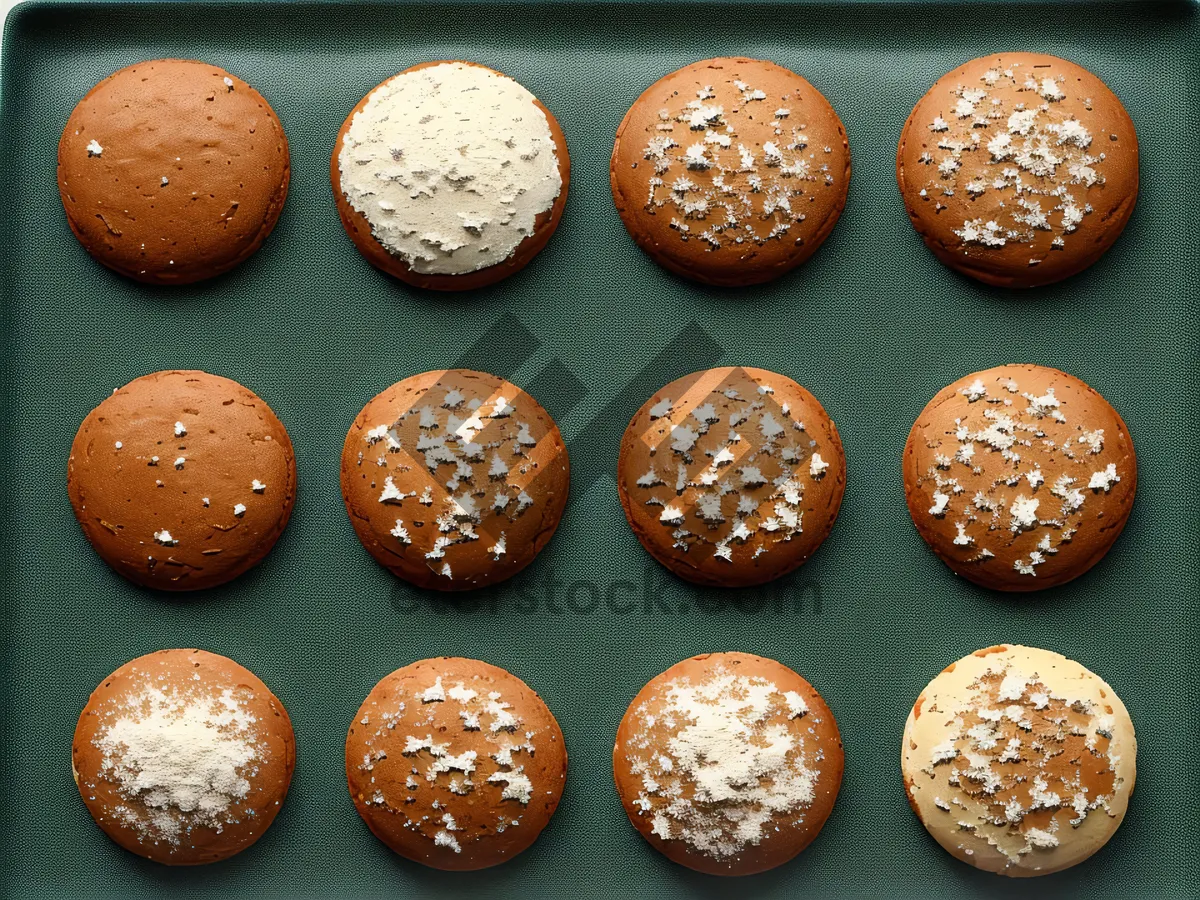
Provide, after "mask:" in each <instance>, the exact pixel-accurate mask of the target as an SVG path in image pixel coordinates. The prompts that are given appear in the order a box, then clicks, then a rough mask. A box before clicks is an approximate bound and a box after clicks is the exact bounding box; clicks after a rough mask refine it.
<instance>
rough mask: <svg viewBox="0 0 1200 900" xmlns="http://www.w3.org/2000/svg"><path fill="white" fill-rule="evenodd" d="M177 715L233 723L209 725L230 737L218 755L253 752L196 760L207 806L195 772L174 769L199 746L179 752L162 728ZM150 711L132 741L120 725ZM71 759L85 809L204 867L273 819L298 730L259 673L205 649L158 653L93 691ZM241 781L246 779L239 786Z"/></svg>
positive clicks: (110, 828)
mask: <svg viewBox="0 0 1200 900" xmlns="http://www.w3.org/2000/svg"><path fill="white" fill-rule="evenodd" d="M160 692H161V693H160ZM223 694H224V695H225V696H223ZM185 710H187V712H185ZM197 710H199V712H198V713H197ZM180 714H184V715H190V716H192V717H193V718H192V724H193V726H194V728H195V727H196V719H195V717H196V716H199V717H200V718H204V717H206V716H207V718H208V721H209V722H210V723H211V722H213V721H215V720H217V719H221V720H222V721H225V722H226V724H224V725H219V726H216V727H215V728H214V727H212V726H211V725H210V727H209V729H208V730H209V733H210V734H212V733H213V732H217V733H220V734H221V735H223V736H224V739H225V740H224V742H221V741H220V740H218V741H217V749H216V751H215V752H217V753H232V754H233V756H232V757H231V758H233V759H237V758H239V757H238V756H237V754H238V753H242V754H247V753H248V754H250V758H249V759H248V760H246V761H245V762H242V763H240V764H237V765H236V766H234V767H233V768H231V769H223V768H222V767H221V766H220V765H218V764H217V763H216V762H214V761H213V757H212V756H208V757H205V756H204V755H199V756H197V757H196V759H195V760H194V761H193V762H194V764H195V766H196V767H198V768H199V769H201V770H203V773H204V774H206V775H210V776H213V778H212V779H211V780H208V781H206V783H205V784H204V785H203V786H202V787H201V788H199V791H200V792H201V793H203V794H204V804H203V808H202V809H201V808H198V807H197V806H196V805H194V803H193V801H194V800H195V799H196V796H197V793H196V792H197V785H196V777H197V776H196V774H195V772H194V771H193V772H190V773H188V775H186V776H184V777H180V778H178V779H171V778H169V777H167V775H169V774H170V773H171V772H172V771H174V770H176V769H177V768H179V766H178V759H179V754H180V753H187V752H196V746H195V745H194V744H193V745H187V746H185V745H183V744H180V745H179V746H177V747H174V751H175V752H172V745H171V744H170V741H168V740H167V739H166V738H164V737H163V734H164V731H165V730H166V729H169V728H170V727H171V725H170V723H171V722H172V721H175V722H176V723H178V720H179V717H180ZM148 715H149V716H152V717H155V718H153V719H152V720H151V721H150V730H147V731H144V732H142V733H141V734H140V738H141V740H140V741H139V743H138V744H137V746H136V747H130V746H129V745H128V743H127V742H128V741H129V740H130V737H129V731H128V730H123V729H128V728H129V727H130V726H133V727H136V725H137V724H138V723H139V722H146V719H147V716H148ZM246 719H249V722H248V723H246V721H245V720H246ZM176 727H178V725H176ZM188 734H191V735H194V734H195V730H194V729H193V731H191V732H188ZM138 753H141V754H143V755H141V756H138V755H137V754H138ZM71 765H72V769H73V772H74V776H75V783H76V785H77V786H78V788H79V793H80V796H81V797H82V798H83V802H84V803H85V804H86V805H87V808H88V812H90V813H91V814H92V818H93V819H95V820H96V824H98V825H99V826H100V827H101V828H102V829H103V830H104V832H105V833H106V834H107V835H108V836H109V837H110V838H112V839H113V840H114V841H115V842H116V843H117V844H119V845H120V846H121V847H124V848H125V849H126V850H128V851H129V852H131V853H136V854H137V855H138V856H144V857H146V858H147V859H152V860H154V861H155V862H160V863H164V864H166V865H174V866H191V865H202V864H204V863H211V862H218V861H220V860H222V859H228V858H229V857H231V856H233V855H234V854H236V853H240V852H241V851H243V850H245V849H246V848H247V847H249V846H250V845H251V844H253V843H254V842H255V841H257V840H258V839H259V838H260V837H262V835H263V832H265V831H266V830H267V828H268V827H269V826H270V825H271V822H272V821H274V819H275V816H276V814H277V813H278V812H279V810H280V808H281V806H282V803H283V800H284V798H285V797H286V796H287V791H288V786H289V784H290V783H291V780H292V772H293V771H294V770H295V768H296V738H295V735H294V734H293V732H292V723H291V720H290V719H289V718H288V714H287V710H285V709H284V707H283V704H282V703H280V702H279V699H278V698H277V697H275V696H274V695H273V694H272V693H271V692H270V690H268V688H267V686H266V685H265V684H263V683H262V681H260V680H259V679H258V678H257V677H256V676H255V675H254V673H252V672H250V671H249V670H247V669H245V668H243V667H242V666H240V665H238V664H237V663H236V662H234V661H233V660H231V659H227V658H225V657H224V656H218V655H217V654H215V653H208V652H206V651H204V650H193V649H187V650H159V651H158V652H156V653H150V654H148V655H146V656H142V657H139V658H137V659H134V660H132V661H130V662H128V663H126V664H125V665H123V666H121V667H120V668H119V669H117V670H116V671H115V672H113V673H112V675H110V676H109V677H108V678H106V679H104V682H103V683H102V684H101V685H100V686H99V687H97V688H96V690H95V691H93V693H92V695H91V697H90V698H89V699H88V702H87V705H86V706H85V707H84V709H83V712H82V713H81V714H80V716H79V723H78V725H77V726H76V729H75V738H74V742H73V743H72V746H71ZM227 778H228V779H229V780H228V781H227V780H226V779H227ZM233 779H240V780H242V781H243V784H242V785H240V786H238V787H235V788H234V789H233V792H232V794H231V793H229V792H228V791H229V782H230V781H232V780H233ZM202 780H204V779H203V778H202ZM164 801H165V802H164ZM225 804H227V805H225ZM181 806H188V807H189V808H188V809H186V810H185V809H182V808H181ZM204 810H207V812H206V811H204Z"/></svg>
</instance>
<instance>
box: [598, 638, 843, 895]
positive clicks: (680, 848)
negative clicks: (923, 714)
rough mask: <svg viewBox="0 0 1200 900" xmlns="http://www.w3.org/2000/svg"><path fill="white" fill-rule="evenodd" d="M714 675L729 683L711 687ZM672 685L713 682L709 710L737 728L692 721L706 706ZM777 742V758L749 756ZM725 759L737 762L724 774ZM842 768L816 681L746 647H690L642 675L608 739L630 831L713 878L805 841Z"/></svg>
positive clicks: (768, 863) (743, 870) (790, 852)
mask: <svg viewBox="0 0 1200 900" xmlns="http://www.w3.org/2000/svg"><path fill="white" fill-rule="evenodd" d="M722 679H727V680H728V683H730V684H732V685H733V686H732V687H730V688H725V689H724V690H721V691H720V692H717V691H716V688H715V687H714V685H719V684H720V682H721V680H722ZM739 679H740V681H739ZM680 687H682V688H683V689H684V690H685V691H686V690H689V689H693V688H699V689H701V690H704V689H706V688H707V689H709V690H711V691H713V692H714V693H713V694H712V695H711V696H712V697H713V698H715V699H716V700H717V703H716V706H715V708H717V709H721V710H723V711H724V712H725V713H726V714H730V715H732V718H730V719H729V720H728V721H729V722H730V723H732V722H733V720H734V719H738V720H739V721H740V725H738V726H737V727H736V728H734V729H730V728H722V727H720V725H719V724H714V720H713V719H709V720H707V722H704V721H701V720H700V719H698V718H697V716H696V713H697V712H701V713H704V712H705V711H706V710H708V711H711V710H713V709H714V706H706V705H705V704H697V703H695V702H694V697H693V696H689V697H686V698H684V699H683V700H682V701H679V700H678V699H676V698H678V697H679V696H680V695H679V694H678V689H679V688H680ZM672 689H675V693H674V694H673V690H672ZM755 690H757V691H759V692H760V693H758V694H754V691H755ZM718 721H719V720H718ZM767 732H770V737H769V738H768V737H766V736H765V735H766V733H767ZM780 732H782V733H783V734H786V735H787V737H786V738H782V739H781V738H780V736H779V735H780ZM750 734H753V735H754V738H753V742H751V741H750V740H749V739H748V738H747V735H750ZM780 740H784V741H786V742H788V743H789V748H788V749H787V750H785V751H784V752H783V754H782V756H779V757H776V756H774V755H773V754H761V755H758V754H757V753H756V751H757V750H761V748H763V747H765V746H768V745H771V744H774V745H775V746H779V741H780ZM739 748H741V749H740V750H739ZM705 749H707V750H708V751H710V752H709V754H705V752H704V750H705ZM695 750H699V751H700V752H699V755H693V751H695ZM664 760H665V761H666V764H664ZM743 764H744V766H743ZM730 765H732V766H733V767H734V768H736V769H738V771H737V772H736V773H735V772H734V768H731V769H729V771H728V772H725V773H723V772H722V767H723V766H730ZM844 767H845V758H844V753H843V750H842V740H841V735H840V733H839V732H838V727H837V722H836V721H835V720H834V718H833V714H832V713H831V712H830V710H829V707H828V706H827V705H826V703H825V701H824V700H823V699H822V698H821V695H820V694H818V693H817V691H816V689H815V688H813V686H812V685H810V684H809V683H808V682H807V681H806V680H805V679H804V678H802V677H801V676H800V675H798V674H796V673H795V672H794V671H792V670H791V669H789V668H788V667H787V666H784V665H783V664H781V663H778V662H776V661H775V660H772V659H766V658H764V657H761V656H754V655H751V654H748V653H706V654H703V655H700V656H694V657H692V658H691V659H686V660H684V661H683V662H680V663H677V664H676V665H674V666H672V667H671V668H669V669H667V670H666V671H665V672H663V673H662V674H660V675H658V676H656V677H654V678H653V679H651V680H650V681H649V682H648V683H647V684H646V686H645V687H644V688H642V690H641V691H640V692H639V693H638V695H637V696H636V697H635V698H634V700H633V702H632V703H631V704H630V705H629V709H628V710H627V711H626V713H625V716H624V717H623V718H622V720H621V724H620V727H619V728H618V729H617V739H616V743H615V745H614V747H613V778H614V780H615V783H616V788H617V794H618V795H619V796H620V798H621V803H622V805H623V806H624V808H625V813H626V815H627V816H628V817H629V821H630V822H631V823H633V826H634V828H636V829H637V830H638V832H639V833H640V834H641V835H642V837H644V838H645V839H646V840H647V841H648V842H649V843H650V845H651V846H652V847H654V848H655V849H656V850H658V851H659V852H660V853H662V854H663V855H664V856H666V857H667V858H668V859H670V860H671V861H672V862H676V863H679V864H680V865H683V866H687V867H688V868H691V869H695V870H697V871H699V872H706V873H709V874H713V875H750V874H754V873H756V872H764V871H766V870H768V869H773V868H775V867H776V866H779V865H782V864H783V863H785V862H787V861H788V860H790V859H792V858H794V857H795V856H796V855H797V854H799V853H800V852H801V851H802V850H804V848H805V847H807V846H808V845H809V844H810V843H811V842H812V840H813V839H814V838H815V837H816V836H817V834H818V833H819V832H820V831H821V828H822V827H823V826H824V824H825V822H826V820H827V819H828V818H829V814H830V813H831V812H832V810H833V805H834V801H835V800H836V799H837V795H838V790H839V788H840V787H841V782H842V773H843V770H844ZM743 769H744V770H743ZM700 771H702V772H703V773H704V776H703V777H704V778H705V781H706V788H704V789H702V788H700V787H699V786H698V782H697V778H696V773H697V772H700ZM705 791H707V793H705ZM717 795H720V798H719V799H717ZM801 795H806V796H804V797H803V798H802V797H801ZM768 803H769V804H771V805H772V806H773V809H771V808H768ZM664 834H666V837H665V838H664V837H663V835H664Z"/></svg>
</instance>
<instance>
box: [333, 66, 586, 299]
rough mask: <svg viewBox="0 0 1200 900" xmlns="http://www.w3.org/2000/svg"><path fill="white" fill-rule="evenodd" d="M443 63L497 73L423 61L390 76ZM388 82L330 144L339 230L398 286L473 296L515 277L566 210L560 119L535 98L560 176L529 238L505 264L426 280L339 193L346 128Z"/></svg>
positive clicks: (566, 160)
mask: <svg viewBox="0 0 1200 900" xmlns="http://www.w3.org/2000/svg"><path fill="white" fill-rule="evenodd" d="M447 62H453V63H459V64H461V65H464V66H475V67H476V68H480V69H487V70H488V71H489V72H494V71H495V70H494V69H490V68H488V67H487V66H483V65H480V64H479V63H472V62H467V61H465V60H434V61H432V62H423V63H419V64H417V65H415V66H409V67H408V68H407V69H405V70H404V71H402V72H398V73H396V75H393V76H392V78H396V77H398V76H400V75H404V74H406V73H408V72H415V71H417V70H419V69H427V68H430V67H431V66H440V65H443V64H444V63H447ZM497 74H502V73H497ZM390 80H391V79H390V78H389V79H387V80H386V81H384V82H381V83H380V85H377V86H376V87H375V88H372V89H371V90H370V91H368V92H367V94H366V96H365V97H363V98H362V100H360V101H359V102H358V105H357V106H355V107H354V109H352V110H350V114H349V115H348V116H346V121H344V122H343V123H342V127H341V129H340V130H339V131H338V135H337V140H336V141H335V142H334V145H333V154H332V156H331V157H330V160H329V177H330V179H331V181H332V183H333V197H334V200H335V201H336V202H337V208H338V215H339V216H340V217H341V220H342V227H344V228H345V229H346V234H348V235H349V236H350V240H352V241H353V242H354V246H356V247H357V248H358V250H359V252H360V253H362V255H363V256H364V257H366V260H367V262H369V263H370V264H371V265H373V266H375V268H377V269H379V270H381V271H383V272H386V273H387V274H389V275H391V276H392V277H394V278H399V279H400V280H401V281H404V282H406V283H408V284H411V285H413V286H414V287H418V288H425V289H427V290H432V291H471V290H475V289H476V288H481V287H487V286H488V285H491V284H495V283H496V282H498V281H502V280H504V279H505V278H507V277H508V276H510V275H515V274H516V273H517V272H519V271H521V269H523V268H525V266H526V265H528V264H529V261H530V260H532V259H533V258H534V257H535V256H537V255H538V253H540V252H541V250H542V248H544V247H545V246H546V244H547V243H548V242H549V241H550V236H551V235H552V234H554V231H555V229H556V228H558V223H559V222H560V221H561V220H562V214H563V210H564V209H565V208H566V205H567V189H568V187H570V183H571V157H570V154H569V153H568V151H567V138H566V135H565V134H563V130H562V127H561V126H560V125H559V124H558V119H556V118H555V117H554V114H553V113H552V112H550V110H549V109H547V108H546V106H545V105H544V104H543V103H542V101H541V100H539V99H537V98H535V99H534V104H535V105H536V106H537V108H538V109H540V110H541V111H542V112H543V113H544V114H545V116H546V122H547V124H549V126H550V136H551V137H552V138H553V139H554V152H555V157H556V159H557V161H558V171H559V175H560V176H561V177H562V188H561V189H560V190H559V192H558V197H557V198H555V200H554V205H553V206H552V207H551V208H550V209H549V210H548V211H546V212H543V213H541V214H539V215H538V217H537V218H536V220H535V221H534V230H533V233H532V234H530V235H529V237H527V238H525V240H523V241H521V243H520V244H518V245H517V247H516V249H515V250H513V252H512V254H511V255H510V256H509V257H508V258H507V259H506V260H504V262H502V263H497V264H496V265H494V266H488V267H487V268H485V269H480V270H478V271H476V272H468V273H466V274H463V275H430V274H425V273H422V272H415V271H413V270H412V269H411V268H409V266H408V264H407V263H406V262H404V260H402V259H400V258H399V257H398V256H394V255H393V254H392V253H389V252H388V251H387V250H386V249H385V248H384V247H383V245H382V244H380V243H379V241H377V240H375V238H374V236H373V235H372V234H371V223H370V222H368V221H367V217H366V216H364V215H363V214H362V213H360V212H359V211H358V210H357V209H355V208H354V207H353V206H351V205H350V201H349V200H348V199H347V198H346V194H345V192H344V191H343V190H342V181H341V172H340V170H339V168H338V156H339V154H340V153H341V152H342V144H343V142H344V141H345V138H346V133H347V132H348V131H349V130H350V124H351V123H352V122H353V121H354V117H355V116H356V115H357V114H358V113H359V112H361V111H362V109H363V107H365V106H366V105H367V101H368V100H370V99H371V94H373V93H374V92H375V91H376V90H378V88H379V87H381V86H382V85H383V84H386V83H387V81H390Z"/></svg>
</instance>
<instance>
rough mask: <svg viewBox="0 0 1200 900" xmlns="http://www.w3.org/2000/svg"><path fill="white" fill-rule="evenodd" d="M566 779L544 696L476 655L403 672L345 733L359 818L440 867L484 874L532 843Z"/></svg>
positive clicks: (384, 683)
mask: <svg viewBox="0 0 1200 900" xmlns="http://www.w3.org/2000/svg"><path fill="white" fill-rule="evenodd" d="M566 777H567V748H566V745H565V744H564V743H563V735H562V731H561V730H560V729H559V727H558V722H557V721H555V719H554V715H553V714H552V713H551V712H550V710H549V708H547V706H546V704H545V702H543V700H542V698H541V697H539V696H538V695H537V694H535V693H534V692H533V690H532V689H531V688H530V687H529V685H527V684H526V683H525V682H523V681H522V680H521V679H520V678H518V677H517V676H515V675H512V674H510V673H509V672H506V671H504V669H501V668H498V667H497V666H493V665H489V664H488V663H485V662H479V661H478V660H474V659H460V658H456V657H441V658H438V659H424V660H421V661H420V662H415V663H412V664H411V665H407V666H405V667H404V668H402V669H397V670H396V671H395V672H393V673H392V674H391V675H388V676H386V677H384V678H383V679H381V680H380V682H379V683H378V684H377V685H375V687H374V688H372V689H371V693H370V694H368V695H367V699H366V700H364V701H363V704H362V706H361V707H359V710H358V712H357V713H355V716H354V721H353V722H352V723H351V725H350V732H349V734H347V736H346V779H347V781H348V782H349V786H350V797H351V799H353V801H354V806H355V808H356V809H357V810H358V814H359V815H360V816H362V818H363V821H364V822H366V823H367V827H369V828H370V829H371V831H372V833H374V835H375V836H376V837H377V838H379V839H380V840H381V841H383V842H384V843H385V844H387V846H388V847H390V848H391V849H392V850H394V851H395V852H397V853H399V854H400V855H401V856H404V857H406V858H407V859H411V860H413V861H414V862H419V863H424V864H425V865H427V866H432V867H433V868H435V869H448V870H467V869H484V868H487V867H488V866H494V865H498V864H499V863H502V862H506V861H507V860H510V859H512V858H513V857H514V856H516V855H517V854H518V853H520V852H522V851H523V850H526V849H528V848H529V846H530V845H531V844H533V842H534V841H535V840H537V837H538V835H539V834H541V832H542V829H543V828H545V827H546V825H547V824H548V823H549V822H550V817H551V816H553V815H554V811H555V810H556V809H557V808H558V801H559V799H560V798H561V797H562V791H563V785H564V783H565V781H566Z"/></svg>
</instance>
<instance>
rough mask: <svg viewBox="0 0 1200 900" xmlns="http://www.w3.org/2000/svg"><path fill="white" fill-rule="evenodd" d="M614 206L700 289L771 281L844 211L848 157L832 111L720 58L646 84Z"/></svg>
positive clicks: (624, 138) (625, 133)
mask: <svg viewBox="0 0 1200 900" xmlns="http://www.w3.org/2000/svg"><path fill="white" fill-rule="evenodd" d="M610 174H611V181H612V193H613V202H614V203H615V204H616V206H617V212H619V213H620V214H621V219H622V220H623V221H624V222H625V227H626V228H627V229H628V230H629V234H630V235H631V236H632V237H633V239H634V240H635V241H636V242H637V244H638V246H639V247H641V248H642V249H643V250H644V251H646V253H648V254H649V255H650V257H651V258H652V259H653V260H654V261H655V262H657V263H658V264H659V265H661V266H663V267H664V268H666V269H669V270H670V271H671V272H674V273H675V274H676V275H682V276H684V277H685V278H693V279H695V280H696V281H702V282H705V283H707V284H715V285H726V286H740V285H749V284H758V283H761V282H764V281H770V280H772V279H774V278H778V277H779V276H780V275H782V274H784V273H785V272H788V271H790V270H791V269H793V268H795V267H796V266H798V265H800V264H801V263H802V262H804V261H805V260H806V259H808V258H809V257H810V256H811V255H812V254H813V253H814V252H815V251H816V249H817V248H818V247H819V246H821V243H822V242H823V241H824V240H825V238H827V237H828V236H829V233H830V232H831V231H832V230H833V226H834V225H835V224H836V223H837V220H838V217H839V216H840V215H841V214H842V209H843V208H844V207H845V205H846V193H847V191H848V190H849V187H850V148H849V145H848V144H847V142H846V130H845V128H843V127H842V122H841V119H839V118H838V115H837V113H836V112H834V110H833V107H832V106H830V105H829V101H827V100H826V99H825V98H824V97H823V96H822V95H821V93H820V92H819V91H818V90H817V89H816V88H814V87H813V86H812V85H811V84H809V83H808V82H807V81H805V80H804V79H803V78H801V77H800V76H799V75H797V74H796V73H795V72H791V71H789V70H788V69H785V68H783V66H778V65H776V64H775V63H772V62H766V61H764V60H759V59H745V58H742V57H725V58H718V59H705V60H701V61H700V62H695V63H692V64H691V65H688V66H684V67H683V68H682V69H679V70H677V71H675V72H672V73H671V74H669V75H666V76H664V77H663V78H661V79H659V80H658V81H656V82H655V83H654V84H652V85H651V86H650V87H649V88H647V89H646V91H645V92H644V93H643V94H642V95H641V97H639V98H638V100H637V102H636V103H634V104H633V106H632V107H631V108H630V110H629V112H628V113H626V114H625V118H624V120H623V121H622V122H621V126H620V127H619V128H618V129H617V139H616V143H615V145H614V147H613V155H612V166H611V172H610Z"/></svg>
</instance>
